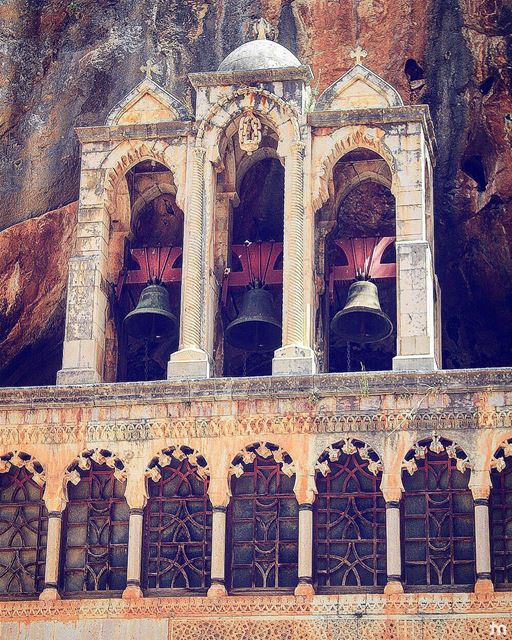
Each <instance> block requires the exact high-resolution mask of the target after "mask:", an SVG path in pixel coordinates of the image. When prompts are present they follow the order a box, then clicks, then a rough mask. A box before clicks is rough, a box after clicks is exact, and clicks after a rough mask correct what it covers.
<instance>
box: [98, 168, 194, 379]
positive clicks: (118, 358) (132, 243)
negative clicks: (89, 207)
mask: <svg viewBox="0 0 512 640" xmlns="http://www.w3.org/2000/svg"><path fill="white" fill-rule="evenodd" d="M126 183H127V190H128V196H129V201H130V212H131V215H130V229H129V231H128V233H127V234H126V235H125V238H124V245H123V246H122V248H119V250H122V252H123V259H122V267H121V270H120V272H119V273H118V276H117V281H116V287H115V289H116V291H115V293H116V296H115V304H114V305H113V307H114V308H113V309H112V310H111V323H110V325H108V326H107V349H106V352H107V353H106V368H109V367H110V369H111V371H110V373H107V372H106V375H105V378H106V379H117V380H126V381H140V380H162V379H165V378H166V377H167V363H168V361H169V357H170V354H171V353H172V352H173V351H175V350H176V349H177V347H178V334H179V316H180V297H181V266H182V264H181V259H182V248H183V221H184V216H183V212H182V211H181V209H180V208H179V206H178V205H177V203H176V187H175V184H174V179H173V175H172V172H171V171H169V170H168V169H167V168H166V167H165V166H164V165H162V164H160V163H158V162H155V161H154V160H146V161H143V162H140V163H138V164H137V165H135V166H134V167H133V168H132V169H130V171H128V172H127V174H126ZM116 338H117V339H116ZM109 347H110V348H109Z"/></svg>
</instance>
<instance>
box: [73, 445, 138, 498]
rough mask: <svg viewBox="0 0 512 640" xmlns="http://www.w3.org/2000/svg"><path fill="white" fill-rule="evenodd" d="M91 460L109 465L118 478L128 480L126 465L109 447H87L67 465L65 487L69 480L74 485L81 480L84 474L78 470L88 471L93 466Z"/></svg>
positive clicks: (123, 480) (121, 480)
mask: <svg viewBox="0 0 512 640" xmlns="http://www.w3.org/2000/svg"><path fill="white" fill-rule="evenodd" d="M91 460H92V461H93V462H96V464H99V465H103V464H105V465H107V467H110V468H111V469H113V470H114V477H115V478H116V480H119V481H120V482H126V475H127V474H126V466H125V463H124V462H123V460H121V458H120V457H119V456H117V455H116V454H114V453H112V452H111V451H109V450H108V449H100V448H96V449H86V450H85V451H82V453H80V455H78V456H77V457H76V458H75V459H74V460H73V462H71V464H69V465H68V466H67V468H66V472H65V474H64V489H66V487H67V485H68V482H71V483H72V484H74V485H77V484H78V483H79V482H80V480H81V479H82V476H81V475H80V472H79V471H78V470H79V469H81V470H82V471H88V470H89V469H90V468H91Z"/></svg>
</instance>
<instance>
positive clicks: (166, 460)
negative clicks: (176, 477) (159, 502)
mask: <svg viewBox="0 0 512 640" xmlns="http://www.w3.org/2000/svg"><path fill="white" fill-rule="evenodd" d="M173 458H174V459H175V460H177V461H179V462H181V461H182V460H185V459H187V460H188V462H189V463H190V465H191V466H194V467H196V469H197V475H198V476H199V477H200V478H203V479H204V478H207V477H209V476H210V469H209V466H208V462H207V461H206V458H205V457H204V456H203V455H202V454H201V453H199V451H197V450H196V449H193V448H192V447H188V446H186V445H179V446H174V445H173V446H170V447H165V448H163V449H161V450H160V451H159V452H158V453H157V454H156V455H155V456H154V457H153V458H152V459H151V461H150V462H149V464H148V466H147V467H146V470H145V476H146V478H147V479H149V478H150V479H151V480H153V481H154V482H158V481H159V480H160V478H161V477H162V473H161V471H162V469H163V468H164V467H167V466H168V465H170V464H171V462H172V459H173Z"/></svg>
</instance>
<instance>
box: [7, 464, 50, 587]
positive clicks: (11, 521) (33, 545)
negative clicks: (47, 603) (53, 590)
mask: <svg viewBox="0 0 512 640" xmlns="http://www.w3.org/2000/svg"><path fill="white" fill-rule="evenodd" d="M47 524H48V520H47V512H46V507H45V505H44V502H43V488H42V487H40V486H38V485H37V484H36V483H35V482H34V480H33V479H32V474H31V473H29V472H28V471H27V469H25V468H24V467H22V468H18V467H16V466H14V465H12V466H11V468H10V470H9V471H8V472H6V473H0V594H2V595H6V594H9V595H10V596H12V595H36V594H37V593H39V592H40V591H42V589H43V581H44V567H45V558H46V533H47Z"/></svg>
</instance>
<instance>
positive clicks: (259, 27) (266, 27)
mask: <svg viewBox="0 0 512 640" xmlns="http://www.w3.org/2000/svg"><path fill="white" fill-rule="evenodd" d="M252 28H253V32H254V35H255V37H256V39H257V40H267V39H269V38H270V36H271V33H272V27H271V25H270V24H269V23H268V22H267V21H266V20H265V18H260V19H259V20H256V21H255V22H254V23H253V25H252Z"/></svg>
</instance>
